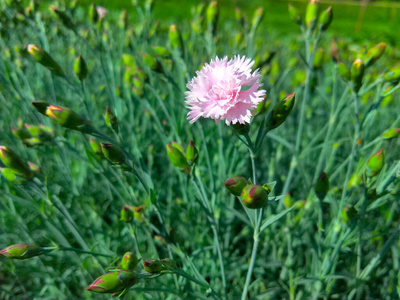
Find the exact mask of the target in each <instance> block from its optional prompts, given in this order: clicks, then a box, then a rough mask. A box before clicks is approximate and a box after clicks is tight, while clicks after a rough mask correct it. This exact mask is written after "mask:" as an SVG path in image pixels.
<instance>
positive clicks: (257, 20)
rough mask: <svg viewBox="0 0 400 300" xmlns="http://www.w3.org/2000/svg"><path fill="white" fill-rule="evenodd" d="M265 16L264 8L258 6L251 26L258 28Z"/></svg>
mask: <svg viewBox="0 0 400 300" xmlns="http://www.w3.org/2000/svg"><path fill="white" fill-rule="evenodd" d="M263 16H264V9H263V8H262V7H259V8H257V9H256V11H255V12H254V16H253V19H252V20H251V27H252V28H253V29H256V28H257V27H258V25H259V24H260V22H261V20H262V18H263Z"/></svg>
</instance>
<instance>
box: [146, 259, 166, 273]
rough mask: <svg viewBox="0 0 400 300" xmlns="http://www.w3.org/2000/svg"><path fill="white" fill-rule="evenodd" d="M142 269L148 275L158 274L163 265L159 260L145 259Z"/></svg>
mask: <svg viewBox="0 0 400 300" xmlns="http://www.w3.org/2000/svg"><path fill="white" fill-rule="evenodd" d="M143 267H144V270H145V271H146V272H148V273H159V272H160V271H161V270H162V268H163V265H162V263H161V261H159V260H156V259H147V260H145V261H143Z"/></svg>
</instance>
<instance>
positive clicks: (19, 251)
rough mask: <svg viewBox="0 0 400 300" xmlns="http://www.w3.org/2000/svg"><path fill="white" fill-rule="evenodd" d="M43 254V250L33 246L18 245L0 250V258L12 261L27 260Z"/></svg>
mask: <svg viewBox="0 0 400 300" xmlns="http://www.w3.org/2000/svg"><path fill="white" fill-rule="evenodd" d="M42 253H44V249H42V248H39V247H37V246H35V245H33V244H26V243H19V244H15V245H12V246H9V247H7V248H5V249H3V250H0V256H4V257H8V258H13V259H27V258H31V257H34V256H38V255H40V254H42Z"/></svg>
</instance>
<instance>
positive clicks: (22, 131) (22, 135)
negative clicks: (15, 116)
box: [11, 127, 32, 141]
mask: <svg viewBox="0 0 400 300" xmlns="http://www.w3.org/2000/svg"><path fill="white" fill-rule="evenodd" d="M11 132H12V133H13V135H14V136H15V137H16V138H18V139H20V140H21V141H23V140H26V139H29V138H31V137H32V136H31V134H30V133H29V131H28V129H26V128H25V127H21V128H20V127H11Z"/></svg>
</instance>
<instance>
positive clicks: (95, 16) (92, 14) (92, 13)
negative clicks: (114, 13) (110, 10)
mask: <svg viewBox="0 0 400 300" xmlns="http://www.w3.org/2000/svg"><path fill="white" fill-rule="evenodd" d="M89 19H90V21H92V23H95V24H96V23H97V22H98V21H99V19H100V17H99V13H98V11H97V7H96V4H94V2H93V3H92V5H91V6H90V8H89Z"/></svg>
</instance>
